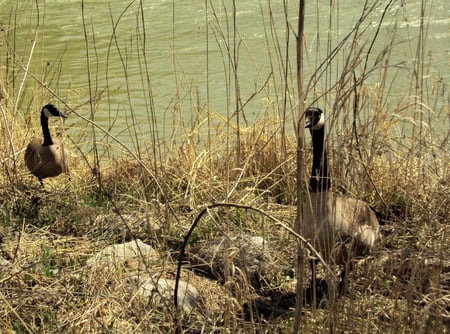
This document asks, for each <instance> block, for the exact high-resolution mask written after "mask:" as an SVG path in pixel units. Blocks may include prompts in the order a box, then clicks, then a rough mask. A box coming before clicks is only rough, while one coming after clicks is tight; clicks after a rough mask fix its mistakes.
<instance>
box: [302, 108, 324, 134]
mask: <svg viewBox="0 0 450 334" xmlns="http://www.w3.org/2000/svg"><path fill="white" fill-rule="evenodd" d="M324 125H325V116H324V114H323V111H322V110H321V109H319V108H315V107H310V108H308V109H306V112H305V128H308V129H311V130H319V129H321V128H323V126H324Z"/></svg>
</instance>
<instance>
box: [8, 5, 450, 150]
mask: <svg viewBox="0 0 450 334" xmlns="http://www.w3.org/2000/svg"><path fill="white" fill-rule="evenodd" d="M17 3H18V2H17V1H11V0H0V24H1V26H2V29H3V32H2V38H3V39H5V38H6V37H5V36H9V39H10V40H9V44H7V43H5V41H4V40H3V46H2V55H1V56H2V65H5V63H6V54H7V52H6V51H7V48H9V54H10V55H11V53H12V51H13V49H14V52H15V53H16V58H15V63H14V65H13V66H14V67H16V69H18V70H17V72H16V73H18V74H19V76H23V75H24V73H25V72H24V70H23V68H24V67H25V64H26V63H27V61H28V58H29V56H30V54H31V55H32V57H31V62H30V67H29V69H28V70H29V73H30V75H28V76H27V77H26V80H27V81H26V82H27V83H28V85H25V86H24V87H25V88H26V87H31V86H32V83H33V82H35V81H36V80H39V81H41V82H43V83H45V84H46V87H48V88H50V89H51V90H52V91H53V92H54V93H56V94H57V95H58V96H59V97H60V98H61V99H62V100H63V101H65V102H66V103H67V104H69V105H70V106H72V107H75V106H78V105H81V106H80V107H78V108H77V112H78V113H79V114H80V115H81V116H83V117H86V118H92V117H94V120H95V121H96V122H98V124H99V125H100V126H101V127H102V128H104V129H105V130H106V131H109V132H110V133H111V134H112V135H114V136H117V137H118V138H119V139H120V140H121V141H123V142H124V143H127V144H130V145H132V144H133V143H135V142H136V141H138V140H139V138H141V137H142V136H143V137H146V138H151V136H152V134H155V133H156V134H157V135H158V137H160V139H161V138H166V137H168V136H169V135H170V134H171V133H172V131H173V130H174V129H177V127H181V125H183V126H187V125H188V124H190V121H191V120H192V119H195V118H196V117H200V118H202V117H206V110H209V111H211V112H212V113H214V114H213V115H219V116H220V117H224V118H227V119H230V120H231V121H232V122H234V123H236V122H238V119H237V118H236V116H235V115H236V114H235V111H236V89H235V88H236V82H238V85H239V97H240V104H239V106H240V111H241V113H240V117H239V122H240V125H241V126H245V125H250V124H252V123H253V122H255V121H256V120H258V119H261V118H264V117H273V116H276V117H281V115H282V112H283V111H282V110H283V92H284V90H285V85H284V80H283V67H284V66H285V62H286V50H289V55H288V57H287V58H288V63H289V67H290V72H289V73H290V74H289V78H288V79H289V80H288V89H289V92H288V97H289V99H288V102H287V109H286V110H287V113H288V114H287V115H288V117H292V115H291V114H290V111H291V110H292V109H295V103H296V102H295V94H296V93H295V85H296V84H295V79H296V78H295V40H294V33H293V30H295V29H296V25H297V12H298V9H297V2H296V1H288V4H287V14H285V10H284V3H285V2H283V1H280V0H278V1H276V0H273V1H262V0H261V1H247V0H246V1H242V0H241V1H237V2H236V8H235V10H234V8H233V3H232V1H226V2H223V1H192V0H190V1H188V0H185V1H165V0H158V1H142V2H139V1H117V0H115V1H85V3H84V8H82V2H81V1H71V0H65V1H64V0H48V1H38V3H39V6H38V7H37V6H36V2H35V1H21V2H19V4H17ZM224 3H225V4H224ZM322 3H323V4H322ZM363 3H364V2H363V1H340V2H337V4H336V5H335V7H333V8H330V7H329V2H323V1H320V4H315V3H312V2H308V3H307V7H306V22H305V24H306V26H305V38H306V45H305V46H306V59H305V77H306V80H309V78H311V76H312V75H313V73H314V71H315V70H316V69H317V68H318V67H319V64H321V63H322V62H323V61H324V59H325V58H326V55H327V54H329V53H330V52H331V50H333V49H334V48H335V47H336V46H337V45H339V43H340V42H341V41H343V39H344V37H345V36H346V35H347V34H348V33H349V32H350V31H351V30H352V28H353V27H354V26H355V24H356V22H357V20H358V19H359V18H360V16H361V13H362V12H363V10H362V8H363ZM386 4H387V2H386V1H380V2H379V4H378V5H377V6H375V9H374V10H373V11H371V14H370V15H368V16H367V18H365V20H364V22H363V24H361V26H360V28H359V30H360V31H364V33H363V34H362V35H361V38H360V39H359V40H358V45H359V46H361V47H364V48H365V51H367V49H368V45H370V43H371V42H372V40H373V39H374V36H375V35H376V31H377V28H378V23H379V22H380V20H381V17H382V14H383V10H384V8H385V6H386ZM449 11H450V5H449V4H448V1H447V0H435V1H431V2H427V4H426V7H425V16H424V20H423V24H424V27H425V29H426V31H425V36H426V38H425V39H424V43H425V46H424V48H423V53H422V56H423V58H424V59H425V61H424V64H425V70H424V71H423V73H421V74H420V75H421V76H422V77H423V78H424V79H423V80H425V81H427V80H429V82H430V85H431V84H432V83H433V82H437V81H439V80H440V81H442V82H443V83H445V84H447V85H448V84H449V83H450V77H449V51H450V33H449V22H450V19H449ZM233 13H235V15H234V14H233ZM420 13H421V11H420V2H419V1H412V2H410V1H408V3H407V4H405V3H403V2H401V1H394V2H393V5H392V6H391V7H389V9H388V11H387V12H386V15H385V17H384V20H383V22H382V24H381V26H380V27H381V29H380V31H379V32H378V35H377V38H376V40H375V43H374V45H373V49H372V55H371V56H370V57H369V60H370V61H369V67H371V66H372V67H376V66H373V64H374V63H375V62H376V59H377V57H380V56H381V55H382V54H383V50H384V49H385V48H386V46H388V45H389V43H390V42H391V41H394V43H393V44H392V45H391V47H390V54H389V64H390V65H395V66H393V67H392V69H389V71H388V76H389V80H390V81H389V82H390V88H389V95H388V96H387V97H386V98H387V99H392V102H391V104H392V105H395V104H396V103H397V102H395V99H408V98H413V95H414V94H415V91H414V90H411V78H412V77H414V74H413V73H414V71H415V70H416V69H417V65H416V59H417V57H418V55H417V53H416V50H417V46H418V43H419V39H418V36H419V27H420V23H421V21H420V15H421V14H420ZM286 15H287V22H288V23H289V25H290V27H291V29H292V30H290V31H289V47H287V37H286V36H287V34H286V19H285V16H286ZM234 25H235V27H236V29H234V28H233V27H234ZM35 34H36V35H35ZM85 34H86V35H85ZM11 37H14V44H13V43H12V41H11ZM33 42H35V43H33ZM32 46H34V49H33V52H32V53H31V48H32ZM350 47H351V39H349V40H347V41H345V42H344V43H343V48H342V49H341V51H340V53H339V54H338V56H337V57H336V58H335V59H334V60H332V66H330V67H329V69H328V70H327V71H326V72H325V73H326V74H324V75H323V76H322V77H321V78H320V79H319V80H318V82H317V83H316V84H315V85H314V89H312V88H310V90H309V91H308V95H307V97H306V98H307V103H310V102H311V101H312V99H313V94H312V92H313V91H315V92H316V93H317V92H318V91H319V92H323V91H325V90H326V89H327V88H329V87H330V86H332V85H333V84H334V82H336V81H338V80H339V73H340V72H339V71H340V69H341V68H342V66H343V64H344V63H345V59H346V55H347V54H348V53H349V52H350V51H349V50H350ZM10 57H11V56H10ZM380 59H381V58H380ZM236 60H237V69H236V71H235V70H234V69H235V67H234V66H233V64H234V63H235V61H236ZM361 60H362V61H364V60H365V54H362V55H361ZM11 64H12V62H11V59H10V62H9V66H12V65H11ZM380 64H382V62H381V63H380ZM361 68H362V65H360V66H359V69H361ZM2 73H3V75H5V73H6V72H5V69H4V68H3V70H2V71H1V72H0V79H1V75H2ZM31 74H32V75H31ZM235 74H236V76H235ZM381 77H382V71H381V70H379V71H376V70H375V71H373V74H372V75H371V76H369V77H368V78H367V84H368V85H369V86H370V85H376V84H377V83H378V81H379V80H380V78H381ZM236 78H237V79H236ZM3 80H6V79H3ZM17 89H18V88H17V86H16V90H15V94H17ZM431 90H432V88H430V91H431ZM445 94H447V96H448V93H445ZM32 96H34V97H35V98H36V96H38V97H39V96H42V97H43V98H44V97H45V98H47V99H48V100H50V101H53V102H54V103H55V104H57V105H59V106H61V108H62V109H65V107H64V106H63V105H62V103H61V102H60V101H58V99H56V98H55V97H52V96H51V94H50V93H49V92H48V91H47V90H46V89H45V88H42V87H41V88H40V89H34V90H33V91H32V92H30V91H27V89H25V90H24V92H23V95H22V96H21V97H20V98H19V97H17V96H15V101H19V102H18V105H20V106H27V105H28V102H27V100H29V99H30V98H31V97H32ZM94 96H98V97H100V99H99V100H98V101H97V102H96V103H95V110H96V112H95V115H92V114H91V109H90V106H89V104H86V102H87V101H88V100H89V98H90V97H94ZM329 99H332V96H331V97H329ZM13 100H14V98H13ZM327 103H331V102H330V101H328V102H327ZM436 106H437V107H438V108H445V106H443V105H442V103H440V102H437V103H436ZM219 116H217V117H219ZM447 121H448V120H447ZM246 122H247V123H246ZM290 123H291V122H290ZM66 127H67V129H68V133H69V134H70V135H71V136H72V137H73V138H74V140H75V141H76V142H77V143H82V142H83V140H86V141H88V139H84V137H87V136H88V135H87V133H88V132H87V130H85V129H86V128H87V127H88V123H87V122H86V121H85V120H83V119H82V118H81V117H79V116H77V115H74V114H72V116H71V117H69V119H68V120H67V122H66ZM187 127H188V126H187ZM179 134H180V135H181V133H179ZM97 140H99V141H101V140H107V137H103V136H100V137H99V138H97Z"/></svg>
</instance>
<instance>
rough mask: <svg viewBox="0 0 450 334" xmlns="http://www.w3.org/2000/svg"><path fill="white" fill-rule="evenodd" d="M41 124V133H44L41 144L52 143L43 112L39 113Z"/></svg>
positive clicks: (46, 119)
mask: <svg viewBox="0 0 450 334" xmlns="http://www.w3.org/2000/svg"><path fill="white" fill-rule="evenodd" d="M41 126H42V133H43V134H44V143H43V144H42V146H49V145H53V140H52V136H51V135H50V130H49V128H48V118H47V117H46V116H45V115H44V114H43V113H41Z"/></svg>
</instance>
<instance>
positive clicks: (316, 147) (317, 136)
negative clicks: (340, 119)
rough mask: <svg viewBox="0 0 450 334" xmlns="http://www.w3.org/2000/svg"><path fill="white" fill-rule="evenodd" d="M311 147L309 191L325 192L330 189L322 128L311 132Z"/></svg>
mask: <svg viewBox="0 0 450 334" xmlns="http://www.w3.org/2000/svg"><path fill="white" fill-rule="evenodd" d="M311 136H312V146H313V163H312V171H311V178H310V179H309V191H311V192H321V191H327V190H329V189H330V187H331V180H330V175H329V173H328V162H327V152H326V149H325V144H324V139H325V130H324V127H322V128H320V129H317V130H311Z"/></svg>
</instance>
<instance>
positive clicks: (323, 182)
mask: <svg viewBox="0 0 450 334" xmlns="http://www.w3.org/2000/svg"><path fill="white" fill-rule="evenodd" d="M305 125H306V126H305V127H306V128H309V129H310V132H311V136H312V146H313V163H312V171H311V178H310V180H309V195H310V196H309V204H308V203H307V204H306V205H305V210H304V216H303V220H304V231H305V237H306V238H307V239H309V240H310V241H311V243H312V244H313V246H314V247H315V248H316V249H317V250H318V251H319V252H320V253H321V255H322V257H323V259H324V260H325V261H326V262H327V263H328V264H330V265H340V266H344V268H343V270H342V272H341V282H340V284H339V292H340V293H342V292H343V291H344V290H345V287H346V270H351V260H352V259H353V258H354V257H357V256H362V255H365V254H367V252H368V251H370V249H371V248H372V247H373V246H374V244H375V243H376V242H377V240H379V238H380V227H379V223H378V220H377V217H376V215H375V213H374V212H373V211H372V210H371V208H370V207H369V205H368V204H367V203H366V202H363V201H361V200H357V199H354V198H349V197H345V196H341V195H337V194H333V193H332V192H331V191H330V188H331V179H330V175H329V172H328V162H327V153H326V149H325V147H324V146H325V145H324V137H325V131H324V130H325V129H324V125H325V116H324V113H323V111H322V110H320V109H319V108H308V109H307V110H306V120H305ZM315 264H316V261H315V260H312V261H311V266H312V268H311V269H312V273H313V274H312V275H313V280H312V282H313V283H314V282H315V267H316V266H315Z"/></svg>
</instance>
